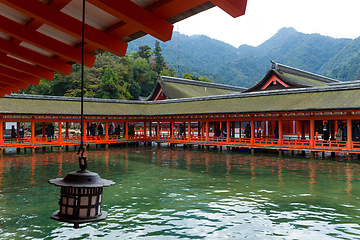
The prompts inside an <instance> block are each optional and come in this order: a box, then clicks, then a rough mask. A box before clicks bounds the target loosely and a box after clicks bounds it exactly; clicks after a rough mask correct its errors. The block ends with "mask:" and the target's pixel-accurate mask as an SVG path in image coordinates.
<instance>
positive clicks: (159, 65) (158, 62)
mask: <svg viewBox="0 0 360 240" xmlns="http://www.w3.org/2000/svg"><path fill="white" fill-rule="evenodd" d="M161 52H162V49H161V47H160V42H159V41H156V42H155V49H154V55H155V65H154V66H153V68H152V69H153V70H154V71H155V72H156V73H157V74H160V72H161V70H163V68H164V67H165V61H164V57H163V55H162V54H161Z"/></svg>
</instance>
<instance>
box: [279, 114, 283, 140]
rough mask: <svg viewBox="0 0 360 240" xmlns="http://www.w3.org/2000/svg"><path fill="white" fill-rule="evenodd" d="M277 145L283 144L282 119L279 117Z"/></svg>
mask: <svg viewBox="0 0 360 240" xmlns="http://www.w3.org/2000/svg"><path fill="white" fill-rule="evenodd" d="M279 145H280V146H282V145H283V121H282V119H281V118H280V119H279Z"/></svg>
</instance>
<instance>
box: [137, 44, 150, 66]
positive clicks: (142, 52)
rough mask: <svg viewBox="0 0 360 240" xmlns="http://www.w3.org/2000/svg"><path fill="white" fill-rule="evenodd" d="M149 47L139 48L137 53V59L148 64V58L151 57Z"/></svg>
mask: <svg viewBox="0 0 360 240" xmlns="http://www.w3.org/2000/svg"><path fill="white" fill-rule="evenodd" d="M150 50H151V47H149V46H148V45H145V46H140V47H139V50H138V51H137V54H138V57H140V58H144V59H146V60H147V61H148V62H150V58H151V56H152V55H153V52H151V51H150Z"/></svg>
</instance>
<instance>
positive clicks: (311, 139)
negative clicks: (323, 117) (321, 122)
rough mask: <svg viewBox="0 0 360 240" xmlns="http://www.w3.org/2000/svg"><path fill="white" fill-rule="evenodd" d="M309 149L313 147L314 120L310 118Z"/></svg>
mask: <svg viewBox="0 0 360 240" xmlns="http://www.w3.org/2000/svg"><path fill="white" fill-rule="evenodd" d="M309 137H310V147H314V145H315V120H314V119H313V118H310V136H309Z"/></svg>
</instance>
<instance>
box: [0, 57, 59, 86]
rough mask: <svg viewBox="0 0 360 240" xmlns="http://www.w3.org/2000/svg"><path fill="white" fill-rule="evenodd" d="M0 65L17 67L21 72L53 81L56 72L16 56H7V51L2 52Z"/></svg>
mask: <svg viewBox="0 0 360 240" xmlns="http://www.w3.org/2000/svg"><path fill="white" fill-rule="evenodd" d="M0 65H3V66H6V67H9V68H12V69H16V70H18V71H20V72H24V73H27V74H30V75H32V76H34V77H39V78H42V79H45V80H48V81H51V80H52V79H53V77H54V72H51V71H49V70H47V69H46V68H43V67H39V66H34V65H31V64H28V63H25V62H22V61H19V60H17V59H15V58H12V57H8V56H6V54H5V53H1V52H0Z"/></svg>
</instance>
